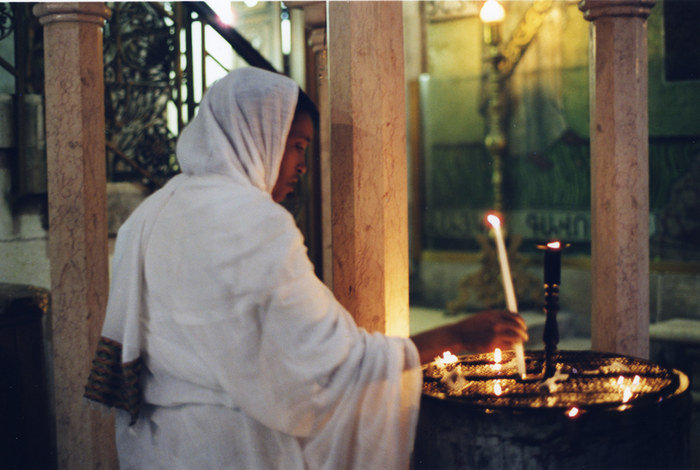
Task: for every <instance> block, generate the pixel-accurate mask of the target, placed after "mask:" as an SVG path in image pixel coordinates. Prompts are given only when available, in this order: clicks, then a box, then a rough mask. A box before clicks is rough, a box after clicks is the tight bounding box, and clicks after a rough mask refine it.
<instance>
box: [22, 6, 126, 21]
mask: <svg viewBox="0 0 700 470" xmlns="http://www.w3.org/2000/svg"><path fill="white" fill-rule="evenodd" d="M32 12H33V13H34V15H35V16H36V17H37V18H39V23H41V24H42V25H46V24H50V23H94V24H97V25H99V26H104V22H105V20H106V19H108V18H109V17H110V16H111V15H112V12H111V11H110V9H109V8H107V7H106V6H105V4H104V3H103V2H63V3H37V4H36V5H34V8H33V9H32Z"/></svg>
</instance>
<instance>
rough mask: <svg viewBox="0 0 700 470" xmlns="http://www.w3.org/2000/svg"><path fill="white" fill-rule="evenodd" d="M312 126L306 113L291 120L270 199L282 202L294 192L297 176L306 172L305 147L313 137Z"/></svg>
mask: <svg viewBox="0 0 700 470" xmlns="http://www.w3.org/2000/svg"><path fill="white" fill-rule="evenodd" d="M313 133H314V126H313V123H312V122H311V117H310V116H309V115H308V114H307V113H300V114H298V115H297V116H296V117H295V118H294V121H292V127H291V129H290V130H289V135H288V136H287V144H286V145H285V148H284V155H283V156H282V164H281V165H280V174H279V176H278V177H277V182H276V183H275V187H274V188H272V199H274V201H275V202H282V201H284V198H286V197H287V195H288V194H289V193H292V192H294V189H295V185H296V183H297V182H298V181H299V176H301V175H303V174H304V173H306V148H307V147H308V146H309V144H310V143H311V139H312V138H313Z"/></svg>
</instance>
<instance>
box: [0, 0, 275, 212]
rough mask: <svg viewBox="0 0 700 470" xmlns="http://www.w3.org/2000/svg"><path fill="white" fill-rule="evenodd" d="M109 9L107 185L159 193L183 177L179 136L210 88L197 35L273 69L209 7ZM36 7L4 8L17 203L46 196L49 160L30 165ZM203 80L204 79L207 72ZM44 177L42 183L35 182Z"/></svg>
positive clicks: (38, 71) (0, 16)
mask: <svg viewBox="0 0 700 470" xmlns="http://www.w3.org/2000/svg"><path fill="white" fill-rule="evenodd" d="M107 6H108V7H109V8H110V9H111V10H112V16H111V17H110V19H109V20H108V21H107V22H106V23H105V28H104V78H105V81H104V84H105V123H106V129H105V132H106V141H107V146H106V154H107V179H108V181H140V182H142V183H144V184H146V185H149V186H151V187H153V188H157V187H160V186H162V185H163V184H164V183H165V182H166V181H167V180H168V179H169V178H170V177H172V176H174V175H175V174H177V173H178V171H179V169H178V166H177V162H176V159H175V142H176V139H177V135H178V134H179V132H180V130H181V129H182V128H183V127H184V126H185V125H186V124H187V122H189V120H190V119H191V118H192V117H193V116H194V114H195V111H196V108H197V106H198V104H199V103H198V102H197V99H196V97H198V96H202V94H203V92H204V89H205V88H206V76H203V77H195V73H197V72H196V67H195V63H194V60H195V59H194V56H195V51H194V48H195V44H197V43H198V41H196V40H195V34H196V31H199V32H201V33H202V37H203V36H204V34H203V32H204V30H205V28H211V29H212V30H214V31H215V32H216V33H218V34H219V35H220V36H221V38H223V39H224V40H225V41H226V42H227V43H228V44H230V46H231V48H232V50H233V51H234V52H235V53H236V54H237V55H238V56H239V57H240V58H242V59H243V60H244V61H245V62H246V63H248V64H249V65H252V66H256V67H260V68H264V69H268V70H275V69H274V67H273V66H272V65H271V64H270V62H269V61H268V60H267V59H265V58H264V57H263V56H262V55H261V54H260V53H259V52H258V51H257V50H256V49H255V48H253V46H251V44H250V43H249V42H248V41H247V40H246V39H245V38H243V36H241V34H239V33H238V32H237V31H236V30H235V29H234V28H233V27H231V26H228V25H225V24H224V23H223V22H222V21H220V19H219V18H218V16H217V15H216V13H215V12H214V11H213V10H212V9H211V8H210V7H209V6H208V5H207V4H206V3H204V2H107ZM32 7H33V4H32V3H0V41H13V42H14V44H13V45H12V46H11V48H12V50H13V53H14V63H13V62H12V61H11V60H7V59H4V58H2V56H1V55H0V68H2V69H3V71H4V73H5V74H6V75H9V76H10V77H12V79H14V88H13V92H12V99H13V103H12V113H13V119H10V121H11V122H12V124H11V126H12V129H11V130H10V131H9V134H10V135H11V136H12V137H11V139H10V140H12V142H13V149H12V151H13V153H14V154H15V156H14V157H13V158H11V159H10V160H11V161H12V162H13V165H12V177H11V178H12V197H13V201H14V200H20V199H22V198H24V197H26V196H28V195H31V194H35V193H36V194H41V193H44V195H45V193H46V187H45V180H46V177H45V172H46V165H45V154H44V155H43V165H42V162H39V164H38V165H37V163H36V162H32V161H30V160H32V158H33V157H32V155H31V153H32V152H31V151H29V149H28V147H29V146H30V145H31V144H28V137H31V136H28V135H27V129H28V125H27V123H28V116H27V103H26V98H27V96H28V95H32V94H33V95H37V97H39V98H40V97H41V96H42V95H43V70H42V68H43V40H42V28H41V26H40V25H39V24H38V21H37V20H36V18H35V17H34V15H33V14H32V12H31V8H32ZM4 46H7V44H5V45H4ZM198 47H200V48H201V50H199V51H197V54H198V55H199V56H201V57H207V58H211V59H214V60H215V61H216V57H214V56H213V55H212V54H210V52H209V51H207V50H206V44H205V43H204V41H203V40H202V41H199V46H198ZM2 50H8V47H3V49H2ZM218 63H219V65H220V66H221V67H224V68H225V65H223V64H221V62H218ZM200 73H201V74H203V75H205V74H206V68H203V69H202V71H201V72H200ZM195 83H198V84H199V86H200V87H199V89H196V88H195ZM5 88H7V87H5ZM39 114H41V113H39ZM38 119H43V116H38ZM2 125H8V124H7V123H3V124H2ZM42 139H43V136H42ZM42 150H43V149H42ZM30 170H31V172H30ZM42 172H43V180H42V178H41V177H39V178H37V177H36V175H37V174H39V175H41V174H42ZM37 181H38V183H37ZM42 185H43V188H42Z"/></svg>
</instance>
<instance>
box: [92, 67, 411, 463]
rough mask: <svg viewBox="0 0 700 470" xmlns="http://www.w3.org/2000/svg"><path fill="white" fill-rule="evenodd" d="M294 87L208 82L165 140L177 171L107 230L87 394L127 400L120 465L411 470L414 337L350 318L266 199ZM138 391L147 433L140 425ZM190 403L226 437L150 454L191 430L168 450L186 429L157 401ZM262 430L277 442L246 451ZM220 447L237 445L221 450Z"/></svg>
mask: <svg viewBox="0 0 700 470" xmlns="http://www.w3.org/2000/svg"><path fill="white" fill-rule="evenodd" d="M297 94H298V87H297V86H296V84H294V82H292V81H291V80H289V79H287V78H285V77H283V76H281V75H277V74H273V73H269V72H264V71H261V70H257V69H240V70H237V71H234V72H232V73H230V74H229V75H228V76H227V77H225V78H224V79H222V80H221V81H219V82H217V83H216V84H215V85H214V86H213V87H212V88H210V90H209V91H208V92H207V94H206V96H205V98H204V99H203V101H202V103H201V105H200V108H199V111H198V114H197V117H196V118H195V119H194V120H193V121H192V122H191V123H190V124H189V125H188V127H187V128H186V129H185V131H184V132H183V133H182V134H181V136H180V139H179V141H178V147H177V156H178V160H179V162H180V165H181V167H182V170H183V174H182V175H179V176H177V177H175V178H173V180H171V181H170V182H169V183H168V184H167V185H166V186H165V187H164V188H163V189H161V190H160V191H158V192H156V193H155V194H154V195H153V196H151V197H149V198H148V199H147V200H146V201H145V202H144V204H142V205H141V206H140V207H139V208H138V209H137V210H136V211H135V212H134V214H133V215H132V216H131V217H130V218H129V220H128V221H127V222H126V223H125V224H124V226H123V227H122V228H121V229H120V231H119V235H118V239H117V245H116V248H115V259H114V271H113V282H112V287H111V291H110V297H109V302H108V307H107V316H106V320H105V324H104V329H103V341H102V342H101V346H100V349H99V350H98V356H97V358H96V361H95V368H94V370H93V374H92V375H91V379H90V383H89V384H88V387H87V391H86V396H87V397H88V398H91V399H94V400H98V401H101V402H103V403H106V404H108V405H110V406H117V407H119V408H123V409H126V410H127V411H129V412H130V413H131V418H132V420H131V424H133V426H132V428H133V429H132V430H139V431H134V432H132V434H133V435H134V436H136V438H134V439H140V440H141V441H142V443H143V442H146V440H148V444H147V445H146V447H143V446H141V447H140V448H138V449H137V447H139V445H141V444H138V445H137V444H127V445H126V447H125V446H121V447H120V459H122V465H124V462H125V461H127V460H129V461H131V462H138V463H137V464H134V465H136V466H137V467H139V466H141V465H143V467H144V468H145V467H147V466H153V467H154V468H156V467H158V466H162V467H163V468H166V467H167V465H170V464H166V463H165V462H163V459H164V458H166V457H164V456H167V455H171V456H172V455H178V460H176V462H177V464H178V465H180V466H181V468H187V467H188V466H190V468H194V467H191V465H195V464H196V465H201V464H202V463H203V462H204V465H205V466H206V465H209V466H211V467H214V466H218V467H220V466H221V465H220V464H214V463H212V462H220V461H221V460H220V459H222V458H224V457H222V456H225V459H224V460H226V461H228V460H230V459H235V460H236V462H228V463H227V464H226V465H225V467H226V468H244V467H246V468H250V466H251V465H253V466H254V467H255V468H310V469H342V468H356V469H384V468H386V469H389V468H401V469H403V468H407V467H408V462H409V454H410V450H411V448H412V444H413V437H414V432H415V424H416V419H417V413H418V404H419V397H420V390H421V377H422V375H421V373H420V368H419V360H418V354H417V350H416V348H415V346H414V345H413V343H412V342H411V341H410V340H409V339H406V338H390V337H386V336H383V335H380V334H377V333H375V334H370V333H368V332H366V331H364V330H362V329H360V328H358V327H357V326H356V324H355V323H354V321H353V319H352V318H351V316H350V315H349V314H348V312H347V311H346V310H345V309H344V308H343V307H342V306H341V305H340V304H339V303H338V302H337V301H336V300H335V298H334V297H333V295H332V293H331V292H330V291H329V290H328V289H327V288H326V287H325V286H324V285H323V283H321V282H320V281H319V280H318V279H317V278H316V276H315V275H314V272H313V267H312V265H311V263H310V262H309V260H308V257H307V254H306V249H305V246H304V244H303V240H302V236H301V234H300V232H299V230H298V229H297V227H296V225H295V223H294V220H293V218H292V217H291V215H290V214H289V213H288V212H287V211H286V210H285V209H284V208H283V207H281V206H280V205H279V204H276V203H275V202H274V201H273V200H272V197H271V191H272V188H273V186H274V183H275V181H276V179H277V174H278V172H279V166H280V162H281V158H282V154H283V151H284V145H285V141H286V136H287V133H288V132H289V128H290V125H291V120H292V118H293V114H294V108H295V105H296V100H297ZM114 354H120V357H119V360H118V361H116V362H117V364H113V363H112V364H109V363H110V360H108V359H106V358H107V357H108V356H110V355H111V356H114ZM101 358H102V359H101ZM112 359H113V357H112ZM112 362H114V361H113V360H112ZM141 364H143V366H141ZM141 367H143V371H142V370H141ZM139 386H140V388H141V389H142V391H141V392H138V389H139ZM113 388H117V389H119V390H117V391H114V390H110V389H113ZM110 393H112V394H116V398H114V397H112V396H111V395H110ZM120 394H121V395H120ZM141 395H142V398H141ZM105 397H107V398H106V399H105ZM120 400H121V401H120ZM140 400H142V401H143V402H144V405H145V406H146V407H147V409H148V410H149V411H148V416H149V418H148V419H151V421H152V422H157V423H159V424H158V425H159V426H160V427H161V429H160V430H159V431H158V432H155V431H154V429H155V426H153V425H151V426H150V427H144V426H140V425H141V424H142V422H143V421H144V416H143V415H144V412H143V411H142V412H141V414H139V406H138V403H139V401H140ZM132 402H133V405H131V403H132ZM193 407H194V408H193ZM188 408H189V409H197V410H205V411H204V413H205V414H204V415H203V416H207V414H206V413H209V415H208V416H211V419H212V421H211V422H214V420H215V418H216V417H217V416H218V417H221V416H227V418H226V420H224V422H225V423H228V422H231V425H230V426H228V425H227V424H224V425H223V428H222V425H217V428H216V429H215V430H211V432H212V434H214V433H215V434H216V435H217V436H219V437H221V436H225V438H221V439H219V440H217V439H215V438H213V436H212V437H211V438H210V439H207V438H206V436H204V437H203V438H202V439H203V442H206V443H207V446H208V448H207V450H206V453H209V454H212V455H213V456H212V455H207V456H206V458H205V457H204V456H202V455H197V451H196V450H195V449H196V447H197V446H195V445H194V444H192V448H191V449H189V448H186V449H184V450H183V449H168V450H166V451H165V453H163V449H162V447H163V445H164V444H163V445H161V449H160V450H158V451H156V450H154V449H155V448H156V447H157V446H158V439H159V438H158V435H159V434H158V433H161V435H162V436H163V438H162V442H166V441H167V439H166V436H167V435H168V433H169V432H172V433H176V434H177V433H179V434H182V435H187V436H190V437H189V438H188V439H189V440H188V439H184V440H177V442H178V443H179V442H185V444H178V447H181V446H184V447H187V443H188V442H190V441H192V442H194V441H196V440H197V439H198V438H191V436H192V435H194V431H193V430H192V429H189V430H185V429H177V430H170V429H167V424H165V423H167V422H168V421H167V420H165V419H162V420H161V421H158V419H159V418H158V417H157V414H158V413H159V410H168V411H167V412H169V413H171V412H172V410H184V411H182V412H183V413H185V412H187V409H188ZM217 410H218V411H217ZM222 410H223V411H222ZM177 412H178V413H179V412H180V411H177ZM198 412H199V411H198ZM163 413H165V411H163ZM226 413H232V414H231V418H230V420H229V418H228V416H229V415H228V414H226ZM183 416H184V415H183ZM137 421H138V422H137ZM181 422H185V423H189V422H190V421H186V420H185V421H181ZM192 426H194V423H192ZM184 427H187V425H184ZM229 427H230V429H229ZM244 428H245V430H246V431H245V432H243V429H244ZM139 433H145V434H139ZM146 434H148V436H147V437H146ZM201 434H202V433H201V432H197V436H200V435H201ZM268 441H274V442H275V443H276V444H275V447H274V449H275V450H274V451H272V452H270V451H269V450H268V451H262V450H259V449H263V448H265V446H268V447H269V443H266V442H268ZM171 442H175V441H172V440H171ZM217 442H221V444H220V445H217V444H216V443H217ZM144 445H145V444H144ZM129 446H131V448H130V449H129V448H128V447H129ZM149 446H150V447H149ZM154 446H155V447H154ZM225 447H230V448H231V449H238V450H237V451H236V452H232V454H231V456H230V457H229V456H228V454H227V452H231V451H230V450H229V449H227V448H225ZM125 448H126V450H124V449H125ZM241 449H244V450H241ZM256 449H258V450H256ZM126 453H128V454H129V455H128V456H127V455H123V454H126ZM241 453H248V454H250V455H247V456H241V455H240V454H241ZM214 454H216V455H214ZM270 454H278V455H270ZM156 455H157V458H156V457H155V456H156ZM217 456H218V457H217ZM148 459H151V461H150V462H147V461H148ZM183 459H184V461H183ZM217 459H219V460H217ZM244 462H245V463H244ZM127 466H128V465H127Z"/></svg>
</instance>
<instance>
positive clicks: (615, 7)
mask: <svg viewBox="0 0 700 470" xmlns="http://www.w3.org/2000/svg"><path fill="white" fill-rule="evenodd" d="M653 5H654V1H653V0H582V1H581V3H580V4H579V8H580V9H581V11H583V13H584V17H585V18H586V19H587V20H589V21H591V27H590V46H589V47H590V113H591V179H592V181H591V229H592V235H591V237H592V239H591V245H592V285H593V301H592V309H593V311H592V325H591V327H592V328H591V329H592V341H593V349H595V350H599V351H610V352H615V353H620V354H628V355H632V356H636V357H641V358H647V357H648V356H649V136H648V134H649V130H648V111H647V29H646V19H647V17H648V16H649V14H650V10H651V8H652V7H653Z"/></svg>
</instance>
